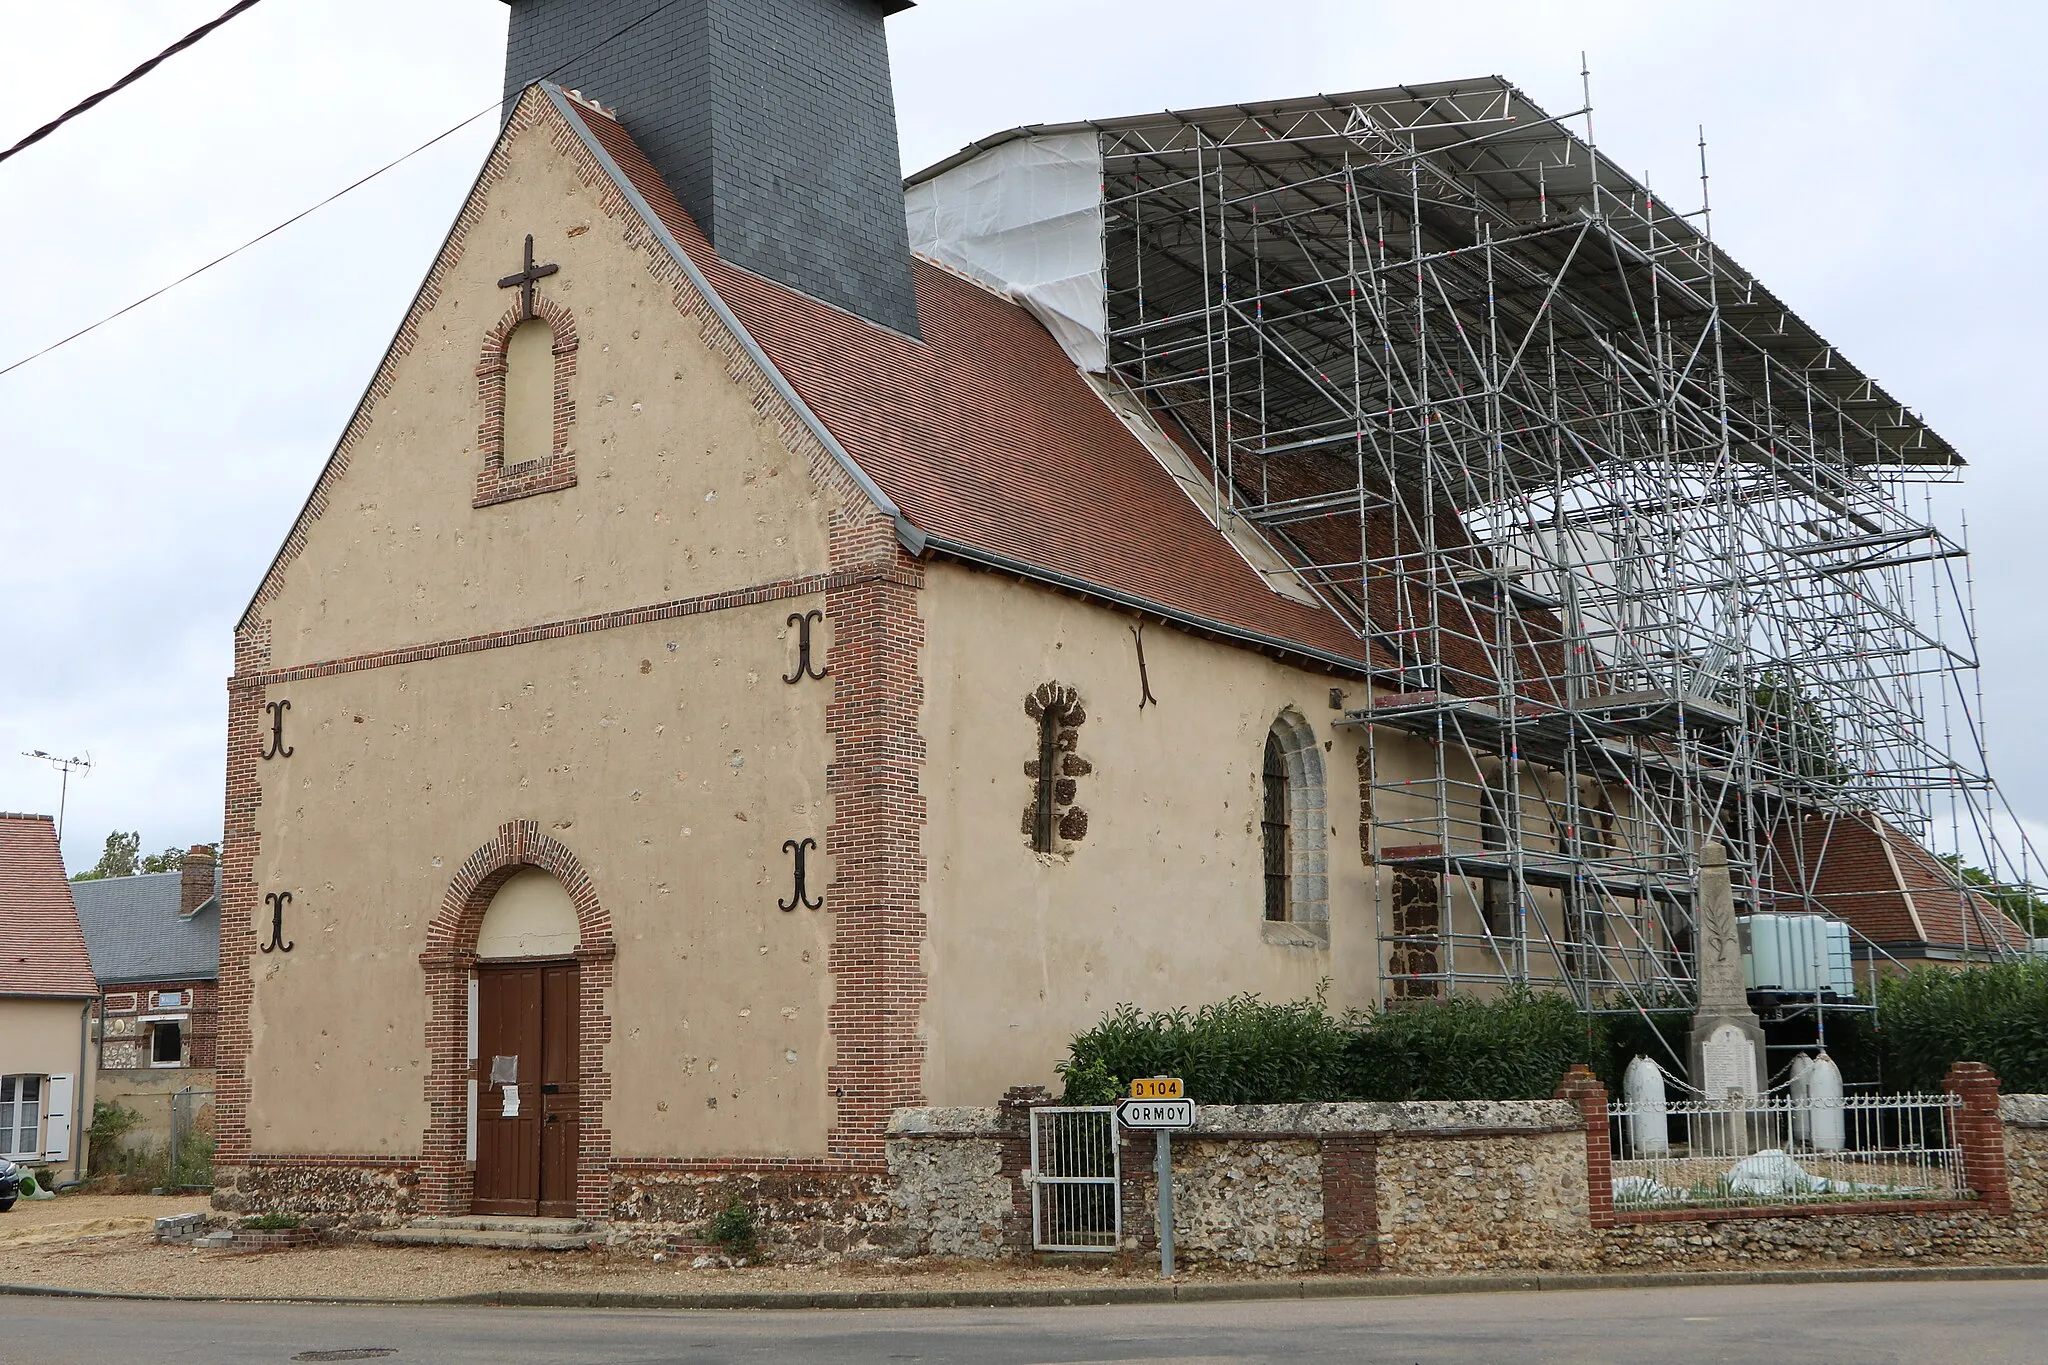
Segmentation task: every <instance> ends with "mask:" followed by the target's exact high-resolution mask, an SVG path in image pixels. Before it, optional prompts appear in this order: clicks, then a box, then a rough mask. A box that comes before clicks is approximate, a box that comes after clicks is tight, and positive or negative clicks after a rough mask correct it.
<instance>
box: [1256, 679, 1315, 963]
mask: <svg viewBox="0 0 2048 1365" xmlns="http://www.w3.org/2000/svg"><path fill="white" fill-rule="evenodd" d="M1259 792H1260V801H1259V842H1260V853H1261V855H1262V860H1263V864H1264V871H1265V876H1264V880H1263V885H1264V902H1265V918H1266V919H1267V920H1268V921H1272V922H1281V921H1293V922H1296V923H1303V924H1326V923H1328V921H1329V918H1330V878H1329V861H1328V857H1329V840H1328V838H1327V835H1328V833H1329V806H1328V801H1327V800H1326V798H1325V795H1324V789H1323V754H1322V750H1321V748H1320V747H1319V746H1318V745H1317V743H1316V734H1315V731H1314V730H1313V729H1312V728H1310V726H1309V723H1308V721H1306V720H1305V719H1303V718H1302V715H1301V713H1300V712H1299V711H1296V710H1294V709H1293V708H1292V707H1290V708H1288V709H1287V710H1285V711H1282V712H1281V713H1280V716H1279V718H1278V719H1276V720H1275V721H1274V722H1273V725H1272V728H1271V729H1269V730H1268V731H1267V732H1266V744H1265V751H1264V754H1263V755H1262V759H1261V762H1260V766H1259Z"/></svg>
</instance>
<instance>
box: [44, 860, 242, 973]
mask: <svg viewBox="0 0 2048 1365" xmlns="http://www.w3.org/2000/svg"><path fill="white" fill-rule="evenodd" d="M183 886H184V874H183V873H180V872H145V873H143V874H142V875H140V876H135V877H108V878H105V879H104V880H100V881H90V882H73V883H72V885H71V898H72V900H73V901H74V902H76V904H77V906H78V921H79V924H80V926H81V927H82V928H83V929H84V930H85V945H86V947H87V949H88V950H89V951H90V952H91V953H92V969H93V974H94V975H95V976H97V977H98V978H99V980H100V984H101V985H103V986H113V985H121V984H125V983H130V982H149V981H216V980H219V979H220V868H219V867H218V866H216V867H215V868H214V870H213V899H212V900H209V901H207V902H206V903H205V904H204V905H202V906H200V907H199V909H197V910H195V911H193V912H192V914H191V915H189V916H183V915H180V914H179V913H178V907H179V896H180V893H181V892H182V890H183Z"/></svg>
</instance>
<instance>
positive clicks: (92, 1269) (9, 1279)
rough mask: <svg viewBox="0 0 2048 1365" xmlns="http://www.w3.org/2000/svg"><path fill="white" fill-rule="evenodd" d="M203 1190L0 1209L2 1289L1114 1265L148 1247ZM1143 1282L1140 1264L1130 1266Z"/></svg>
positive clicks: (334, 1290) (1028, 1277)
mask: <svg viewBox="0 0 2048 1365" xmlns="http://www.w3.org/2000/svg"><path fill="white" fill-rule="evenodd" d="M207 1208H208V1204H207V1199H206V1196H205V1195H196V1196H190V1197H184V1198H157V1197H152V1196H148V1195H65V1196H63V1197H61V1198H58V1199H54V1200H47V1201H37V1202H32V1201H29V1200H23V1201H22V1202H21V1203H19V1204H17V1205H15V1207H14V1211H13V1212H12V1213H7V1214H0V1283H4V1284H33V1285H43V1286H50V1287H60V1288H66V1289H112V1290H126V1291H131V1292H142V1293H155V1294H181V1293H204V1294H214V1295H224V1296H229V1297H234V1296H242V1295H247V1296H250V1297H265V1298H268V1297H291V1296H295V1295H304V1296H307V1297H317V1298H329V1297H339V1298H377V1299H394V1300H422V1299H439V1298H448V1297H452V1296H454V1295H459V1294H477V1293H485V1292H490V1291H496V1290H507V1289H523V1290H570V1291H603V1292H607V1293H642V1294H646V1293H716V1292H718V1291H721V1290H727V1291H758V1290H775V1289H799V1290H821V1289H860V1290H868V1289H916V1290H945V1289H996V1288H1015V1287H1018V1286H1026V1285H1043V1286H1047V1287H1053V1286H1061V1285H1087V1284H1101V1283H1103V1282H1104V1281H1105V1280H1113V1279H1116V1278H1118V1272H1117V1271H1114V1270H1091V1271H1080V1272H1076V1271H1071V1270H1057V1269H1049V1268H1044V1267H1039V1266H1030V1265H1016V1264H1006V1265H1003V1266H1001V1267H991V1266H983V1265H979V1264H971V1263H958V1262H933V1261H919V1262H917V1263H915V1264H905V1265H901V1266H879V1267H878V1266H863V1267H844V1268H841V1267H833V1268H820V1269H806V1268H802V1267H795V1266H789V1267H783V1266H750V1267H746V1268H743V1269H730V1270H691V1269H689V1268H687V1267H677V1266H675V1265H673V1264H671V1263H667V1262H662V1263H657V1262H655V1261H654V1260H652V1259H651V1257H650V1256H649V1255H648V1254H647V1253H645V1252H640V1253H630V1254H629V1253H626V1252H623V1251H617V1252H615V1251H611V1250H605V1249H599V1250H594V1251H587V1252H554V1253H536V1252H506V1251H482V1250H477V1249H474V1248H469V1247H382V1246H371V1245H369V1244H367V1243H353V1244H350V1245H345V1246H331V1247H312V1248H306V1249H302V1250H296V1251H266V1252H260V1253H247V1252H231V1251H198V1250H194V1249H193V1248H190V1247H181V1246H159V1245H158V1244H157V1243H156V1242H155V1241H154V1240H153V1235H154V1234H153V1230H152V1227H153V1224H152V1220H154V1219H156V1218H161V1217H165V1216H167V1215H170V1214H177V1213H192V1212H204V1211H206V1210H207ZM1136 1274H1137V1276H1138V1277H1139V1278H1146V1276H1145V1274H1144V1272H1143V1271H1142V1270H1140V1271H1138V1272H1136Z"/></svg>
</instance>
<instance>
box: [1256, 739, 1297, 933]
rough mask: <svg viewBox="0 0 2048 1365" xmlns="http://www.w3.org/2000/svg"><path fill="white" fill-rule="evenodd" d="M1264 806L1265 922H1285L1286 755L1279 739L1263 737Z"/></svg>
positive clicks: (1290, 851)
mask: <svg viewBox="0 0 2048 1365" xmlns="http://www.w3.org/2000/svg"><path fill="white" fill-rule="evenodd" d="M1264 784H1265V804H1264V806H1263V808H1262V814H1261V815H1260V818H1259V830H1260V832H1261V834H1262V835H1263V836H1264V839H1265V845H1266V849H1265V852H1266V918H1267V919H1269V920H1284V919H1286V918H1287V912H1288V910H1289V908H1290V900H1289V897H1288V894H1287V883H1288V880H1289V873H1290V872H1291V871H1292V868H1291V867H1290V865H1289V864H1290V859H1291V857H1292V855H1293V849H1292V847H1291V846H1290V843H1289V840H1288V837H1287V825H1288V819H1287V751H1286V750H1285V749H1282V748H1281V747H1280V736H1278V735H1277V734H1270V733H1269V734H1268V735H1267V736H1266V771H1265V775H1264Z"/></svg>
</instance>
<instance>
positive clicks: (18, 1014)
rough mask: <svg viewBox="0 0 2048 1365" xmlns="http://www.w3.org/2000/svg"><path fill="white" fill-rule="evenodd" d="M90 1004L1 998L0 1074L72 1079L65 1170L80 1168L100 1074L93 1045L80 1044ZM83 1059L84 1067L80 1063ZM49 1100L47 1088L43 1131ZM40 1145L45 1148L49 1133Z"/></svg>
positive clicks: (71, 1001)
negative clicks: (69, 1129) (81, 1068)
mask: <svg viewBox="0 0 2048 1365" xmlns="http://www.w3.org/2000/svg"><path fill="white" fill-rule="evenodd" d="M91 1004H92V1002H91V1001H90V1000H24V999H19V998H9V999H0V1076H71V1077H74V1078H75V1080H74V1083H73V1089H72V1094H71V1109H72V1127H71V1157H70V1159H69V1160H67V1161H66V1162H65V1163H64V1169H66V1170H67V1171H68V1170H70V1169H71V1168H72V1167H74V1166H76V1167H77V1168H78V1169H79V1170H83V1169H84V1155H83V1154H84V1152H85V1147H86V1134H85V1130H86V1129H87V1128H88V1127H90V1126H91V1124H92V1095H93V1087H94V1084H95V1082H96V1078H97V1074H98V1073H97V1070H96V1065H97V1064H96V1062H95V1061H94V1058H93V1056H92V1049H91V1048H90V1047H84V1045H83V1039H84V1033H83V1032H82V1029H83V1027H84V1022H83V1021H84V1014H85V1011H86V1009H87V1008H88V1007H90V1006H91ZM82 1047H83V1050H84V1056H83V1057H82V1058H81V1056H80V1051H81V1048H82ZM81 1060H82V1061H83V1062H84V1070H83V1072H81V1071H80V1068H79V1063H80V1062H81ZM49 1103H50V1101H49V1094H48V1092H47V1091H45V1092H44V1094H43V1097H42V1105H43V1113H44V1123H45V1127H44V1132H45V1134H47V1133H48V1131H49V1130H48V1115H49ZM0 1150H5V1149H4V1148H0ZM44 1150H46V1151H47V1150H48V1140H47V1137H46V1138H45V1140H44Z"/></svg>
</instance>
